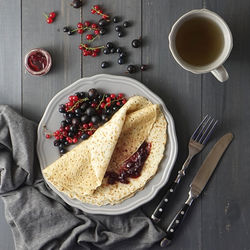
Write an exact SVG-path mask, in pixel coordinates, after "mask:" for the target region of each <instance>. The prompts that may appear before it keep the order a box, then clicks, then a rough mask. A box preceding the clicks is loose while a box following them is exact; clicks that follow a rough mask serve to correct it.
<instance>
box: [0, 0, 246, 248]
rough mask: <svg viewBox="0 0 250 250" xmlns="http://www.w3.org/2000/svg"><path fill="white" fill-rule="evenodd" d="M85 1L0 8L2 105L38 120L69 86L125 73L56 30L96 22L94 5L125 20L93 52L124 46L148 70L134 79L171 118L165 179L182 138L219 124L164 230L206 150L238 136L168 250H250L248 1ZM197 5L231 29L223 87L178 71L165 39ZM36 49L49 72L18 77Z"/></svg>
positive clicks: (11, 1)
mask: <svg viewBox="0 0 250 250" xmlns="http://www.w3.org/2000/svg"><path fill="white" fill-rule="evenodd" d="M83 1H84V6H83V7H82V9H81V10H80V9H73V8H72V7H70V5H69V3H70V1H69V0H67V1H66V0H62V1H51V0H43V1H38V0H36V1H34V0H33V1H32V0H8V1H4V0H1V1H0V23H1V25H0V103H1V104H9V105H11V106H12V107H14V108H15V109H16V110H18V111H19V112H21V113H22V114H23V115H24V116H26V117H28V118H29V119H32V120H35V121H39V119H40V118H41V115H42V114H43V112H44V109H45V107H46V106H47V104H48V102H49V101H50V99H51V98H52V97H53V96H54V95H55V94H56V93H57V92H58V91H59V90H61V89H63V88H64V87H66V86H68V85H69V84H71V83H72V82H74V81H75V80H77V79H79V78H81V77H85V76H92V75H95V74H98V73H110V74H117V75H126V74H125V73H124V72H125V70H126V66H125V65H123V66H121V65H118V64H117V63H116V60H117V56H105V55H101V56H99V57H97V58H91V57H83V56H81V53H80V51H79V49H78V45H79V44H80V42H81V36H80V35H74V36H68V35H66V34H64V33H63V32H62V27H63V26H65V25H76V23H77V22H79V21H80V20H87V19H89V20H92V21H97V20H98V17H96V16H93V15H91V14H90V8H91V5H92V4H93V3H94V4H95V3H98V4H99V3H100V4H101V5H102V6H103V8H104V9H105V10H106V11H107V12H108V13H110V14H112V15H118V16H121V17H122V19H123V20H129V21H132V22H133V23H132V26H131V27H130V28H128V29H127V32H126V33H127V34H126V36H125V37H124V38H118V37H117V34H115V32H114V31H113V29H114V26H112V25H111V27H112V28H111V30H110V32H109V34H107V35H106V36H104V37H103V38H102V39H101V40H100V41H97V42H95V44H105V42H107V41H112V42H113V41H114V42H116V43H118V44H119V45H121V46H124V47H128V48H129V49H128V50H127V51H128V52H129V59H128V62H129V63H132V64H142V63H143V64H147V65H150V69H149V70H147V71H145V72H143V73H141V72H140V73H136V74H134V75H131V77H134V78H136V79H138V80H140V81H141V82H142V83H144V84H145V85H146V86H147V87H149V88H150V89H151V90H152V91H154V92H155V93H156V94H158V95H159V96H160V97H161V98H162V99H163V100H164V101H165V103H166V106H167V107H168V109H169V110H170V112H171V113H172V115H173V117H174V120H175V124H176V131H177V136H178V142H179V154H178V159H177V162H176V164H175V167H174V169H173V171H172V175H171V179H173V178H174V176H175V174H176V173H177V171H178V169H179V167H180V166H181V164H182V162H183V161H184V159H185V157H186V154H187V143H188V139H189V136H190V134H191V132H192V131H193V129H194V128H195V126H196V125H197V124H198V123H199V121H200V120H201V118H202V117H203V116H204V115H205V114H207V113H209V114H211V115H213V116H215V117H216V118H217V119H219V121H220V124H219V126H218V128H217V130H216V133H215V134H214V136H213V138H212V140H211V141H210V143H209V145H208V146H207V147H206V149H205V150H204V151H203V153H202V154H200V155H199V156H198V157H197V158H196V159H195V160H194V161H193V164H192V166H191V167H190V169H189V170H188V174H187V176H186V178H185V180H184V181H183V182H182V184H181V186H180V187H179V188H178V190H177V192H176V196H175V199H174V200H173V201H172V202H171V205H170V206H169V209H168V213H167V214H166V216H165V218H164V221H163V222H162V223H161V226H162V227H165V226H166V225H167V224H168V223H169V222H170V219H171V218H172V216H173V215H174V213H175V212H176V211H177V209H178V208H179V206H180V205H181V203H182V202H183V201H184V200H185V199H186V196H187V191H188V185H189V184H190V181H191V180H192V178H193V176H194V175H195V173H196V171H197V169H198V168H199V165H200V164H201V162H202V160H203V159H204V157H205V155H206V154H207V152H208V150H209V149H210V148H211V146H212V144H213V143H214V142H215V141H216V140H217V139H218V138H219V137H220V136H222V135H223V134H224V133H226V132H229V131H232V132H233V133H234V135H235V140H234V141H233V143H232V144H231V146H230V148H229V150H228V151H227V153H226V155H225V157H224V158H223V159H222V161H221V163H220V166H219V168H218V169H217V170H216V174H215V175H214V176H213V177H212V179H211V181H210V183H209V185H208V186H207V188H206V189H205V190H204V192H203V194H202V195H201V197H200V198H199V200H197V202H196V203H195V205H194V207H193V209H192V211H191V214H190V216H188V218H187V219H186V221H185V223H184V224H183V227H182V228H181V229H180V231H179V234H178V236H177V237H176V240H175V241H174V242H173V244H172V246H171V247H170V248H169V249H173V250H174V249H178V250H180V249H186V250H196V249H201V250H224V249H225V250H235V249H237V250H238V249H239V250H243V249H245V250H247V249H250V237H249V233H250V216H249V214H248V213H249V209H250V199H249V192H250V181H249V179H250V178H249V177H250V174H249V173H250V170H249V169H248V168H249V167H250V156H249V147H250V139H249V138H250V125H249V122H250V111H249V108H250V101H249V99H250V98H249V95H250V60H249V58H250V35H249V24H250V15H249V9H250V1H247V0H244V1H243V0H241V1H233V0H230V1H229V0H228V1H218V0H137V1H135V0H105V1H104V0H102V1H101V0H100V1H94V2H93V1H91V0H83ZM202 7H206V8H208V9H210V10H212V11H215V12H217V13H218V14H219V15H221V16H222V17H223V18H224V19H225V21H226V22H227V23H228V25H229V27H230V28H231V30H232V34H233V38H234V47H233V50H232V53H231V56H230V58H229V59H228V60H227V62H226V64H225V66H226V68H227V69H228V71H229V75H230V79H229V80H228V81H227V82H226V83H224V84H221V83H219V82H217V81H216V80H215V78H214V77H213V76H212V75H211V74H206V75H194V74H192V73H188V72H186V71H184V70H183V69H182V68H181V67H179V66H178V65H177V63H176V62H175V61H174V59H173V57H172V56H171V54H170V51H169V49H168V39H167V37H168V33H169V31H170V27H171V26H172V24H173V23H174V21H175V20H176V19H177V18H178V17H179V16H180V15H182V14H184V13H185V12H187V11H189V10H191V9H195V8H202ZM53 10H55V11H56V12H57V13H58V16H57V17H56V21H55V22H54V23H53V24H50V25H49V24H46V22H45V19H44V17H43V16H42V13H43V12H50V11H53ZM138 37H142V39H143V46H142V47H141V48H139V49H131V47H130V42H131V41H132V40H133V39H134V38H138ZM82 40H84V39H83V38H82ZM36 47H40V48H45V49H47V50H48V51H49V52H50V53H51V55H52V58H53V68H52V70H51V72H50V73H49V74H48V75H46V76H43V77H34V76H30V75H29V74H27V73H26V72H25V70H24V65H23V61H24V55H25V54H26V53H27V52H28V51H29V50H30V49H32V48H36ZM107 58H108V60H109V61H113V65H112V67H110V68H108V69H105V70H103V69H101V67H100V63H101V62H102V61H104V60H106V59H107ZM167 186H168V185H167ZM167 186H166V187H165V188H167ZM163 193H164V189H162V190H161V191H160V192H159V194H158V195H157V197H156V198H155V199H153V200H152V201H151V202H150V203H148V204H146V205H145V206H143V209H144V210H145V211H146V213H148V214H150V213H151V212H152V211H153V209H154V207H155V206H156V204H157V202H158V201H159V199H160V197H161V196H162V195H163ZM20 209H22V208H20ZM0 232H1V233H0V250H11V249H14V243H13V238H12V235H11V231H10V229H9V226H8V225H7V223H6V221H5V217H4V205H3V204H2V201H1V202H0ZM135 244H136V243H135ZM154 249H160V247H157V246H156V247H155V248H154Z"/></svg>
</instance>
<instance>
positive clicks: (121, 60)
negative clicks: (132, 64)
mask: <svg viewBox="0 0 250 250" xmlns="http://www.w3.org/2000/svg"><path fill="white" fill-rule="evenodd" d="M117 62H118V64H124V63H125V60H124V58H122V57H120V58H118V60H117Z"/></svg>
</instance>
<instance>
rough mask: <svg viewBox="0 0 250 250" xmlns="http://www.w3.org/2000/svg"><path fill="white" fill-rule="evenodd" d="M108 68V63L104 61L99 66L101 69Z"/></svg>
mask: <svg viewBox="0 0 250 250" xmlns="http://www.w3.org/2000/svg"><path fill="white" fill-rule="evenodd" d="M108 66H109V63H108V62H106V61H104V62H102V64H101V67H102V68H103V69H105V68H107V67H108Z"/></svg>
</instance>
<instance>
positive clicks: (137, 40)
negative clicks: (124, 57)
mask: <svg viewBox="0 0 250 250" xmlns="http://www.w3.org/2000/svg"><path fill="white" fill-rule="evenodd" d="M131 44H132V47H134V48H138V47H140V46H141V40H140V39H134V40H133V41H132V43H131Z"/></svg>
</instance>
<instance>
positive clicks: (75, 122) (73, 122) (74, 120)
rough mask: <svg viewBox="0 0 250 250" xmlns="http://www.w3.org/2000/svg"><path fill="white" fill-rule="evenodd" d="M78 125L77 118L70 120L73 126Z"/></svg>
mask: <svg viewBox="0 0 250 250" xmlns="http://www.w3.org/2000/svg"><path fill="white" fill-rule="evenodd" d="M79 123H80V121H79V119H78V118H73V119H72V124H73V125H78V124H79Z"/></svg>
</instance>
